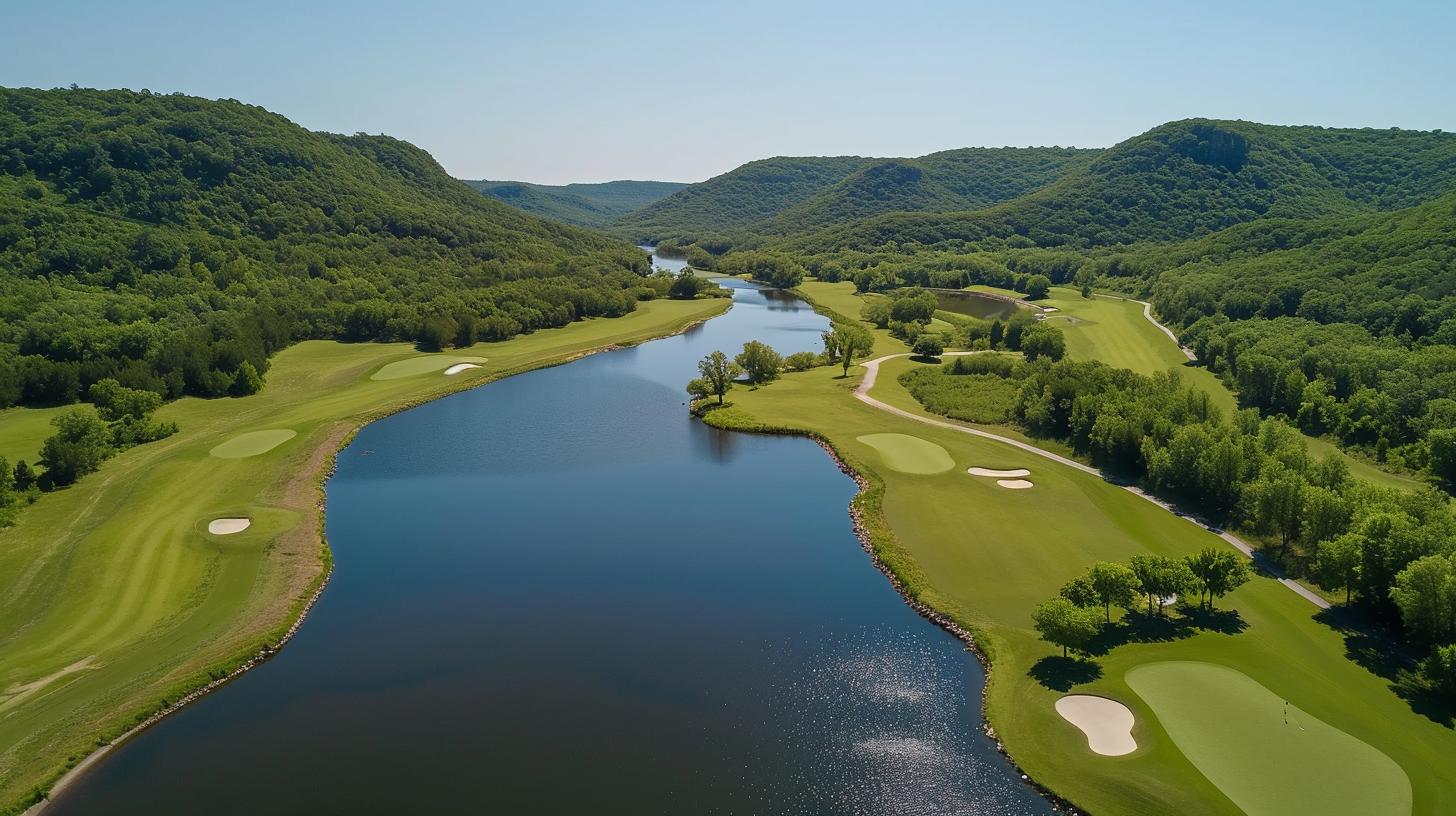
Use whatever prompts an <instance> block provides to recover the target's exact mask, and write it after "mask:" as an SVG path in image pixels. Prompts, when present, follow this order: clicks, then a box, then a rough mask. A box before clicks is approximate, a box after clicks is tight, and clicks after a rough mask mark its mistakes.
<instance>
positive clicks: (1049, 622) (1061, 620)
mask: <svg viewBox="0 0 1456 816" xmlns="http://www.w3.org/2000/svg"><path fill="white" fill-rule="evenodd" d="M1031 620H1032V624H1033V625H1035V626H1036V631H1037V632H1038V633H1040V634H1041V637H1042V640H1045V641H1047V642H1049V643H1055V644H1056V645H1058V646H1060V647H1062V657H1066V656H1067V650H1068V649H1076V650H1077V651H1079V652H1080V651H1082V649H1083V648H1085V647H1086V645H1087V643H1088V642H1089V641H1091V640H1092V638H1094V637H1096V636H1097V632H1098V630H1099V629H1100V628H1101V626H1102V623H1101V622H1100V621H1098V620H1097V612H1096V611H1095V610H1092V609H1086V608H1084V607H1080V606H1078V605H1076V604H1075V603H1072V602H1071V601H1069V600H1067V599H1066V598H1061V597H1057V598H1052V599H1051V600H1049V601H1047V602H1045V603H1043V604H1041V605H1040V606H1038V607H1037V608H1036V610H1035V611H1034V612H1032V613H1031Z"/></svg>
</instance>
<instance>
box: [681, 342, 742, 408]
mask: <svg viewBox="0 0 1456 816" xmlns="http://www.w3.org/2000/svg"><path fill="white" fill-rule="evenodd" d="M698 373H699V374H702V375H703V376H702V381H703V384H704V385H705V386H706V392H705V393H704V396H707V395H708V394H712V395H714V396H716V397H717V398H718V404H719V405H722V404H723V395H724V394H726V393H728V389H730V388H732V387H733V381H734V380H735V379H737V378H738V375H739V374H742V373H743V369H742V368H740V367H739V365H738V364H737V363H735V362H733V361H732V360H730V359H728V355H726V354H724V353H723V352H721V351H715V352H713V353H712V354H709V355H708V356H707V357H704V358H703V359H701V360H699V361H698ZM694 382H696V380H695V381H694ZM688 385H689V391H690V392H691V390H692V383H689V384H688Z"/></svg>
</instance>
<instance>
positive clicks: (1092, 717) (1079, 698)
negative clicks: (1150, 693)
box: [1057, 694, 1137, 756]
mask: <svg viewBox="0 0 1456 816" xmlns="http://www.w3.org/2000/svg"><path fill="white" fill-rule="evenodd" d="M1057 713H1058V714H1060V715H1062V719H1064V720H1066V721H1067V722H1069V723H1071V724H1072V725H1075V726H1077V727H1078V728H1080V729H1082V733H1083V734H1086V735H1087V747H1089V748H1091V749H1092V752H1093V753H1095V754H1101V755H1103V756H1122V755H1123V754H1130V753H1132V752H1133V751H1136V750H1137V740H1134V739H1133V738H1132V724H1133V717H1132V711H1131V710H1130V709H1128V707H1127V706H1125V705H1123V704H1122V703H1119V702H1118V701H1116V700H1109V699H1107V698H1106V697H1094V696H1092V695H1090V694H1069V695H1067V696H1066V697H1063V698H1062V699H1060V700H1057Z"/></svg>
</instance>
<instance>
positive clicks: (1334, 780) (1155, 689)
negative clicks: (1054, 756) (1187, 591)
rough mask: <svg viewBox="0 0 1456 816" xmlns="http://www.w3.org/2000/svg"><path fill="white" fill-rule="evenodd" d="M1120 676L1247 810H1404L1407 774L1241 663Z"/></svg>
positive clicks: (1265, 813)
mask: <svg viewBox="0 0 1456 816" xmlns="http://www.w3.org/2000/svg"><path fill="white" fill-rule="evenodd" d="M1127 683H1128V685H1129V686H1131V687H1132V690H1133V691H1135V692H1137V694H1138V696H1139V697H1141V698H1142V699H1143V700H1145V701H1146V702H1147V703H1148V705H1149V706H1151V707H1152V709H1153V712H1154V713H1155V714H1156V715H1157V717H1158V722H1159V723H1160V724H1161V725H1162V726H1163V728H1164V729H1165V730H1166V731H1167V732H1168V734H1169V736H1170V737H1171V738H1172V740H1173V742H1174V744H1175V745H1177V746H1178V749H1179V750H1180V751H1182V752H1183V754H1184V755H1185V756H1187V757H1188V758H1189V760H1191V761H1192V762H1193V764H1195V765H1197V766H1198V769H1199V770H1201V771H1202V772H1203V774H1204V776H1207V777H1208V778H1209V780H1211V781H1212V782H1213V783H1214V784H1215V785H1217V786H1218V788H1219V790H1221V791H1223V792H1224V794H1226V795H1227V796H1228V797H1229V798H1230V799H1232V800H1233V801H1234V804H1236V805H1238V806H1239V807H1241V808H1243V810H1244V812H1245V813H1247V814H1249V816H1281V814H1287V813H1319V814H1324V816H1369V815H1370V814H1375V813H1391V814H1397V813H1399V814H1404V813H1410V811H1411V788H1410V780H1409V779H1407V778H1406V775H1405V772H1404V771H1402V770H1401V769H1400V766H1399V765H1396V764H1395V763H1394V762H1392V761H1391V759H1390V757H1387V756H1386V755H1385V754H1382V753H1381V752H1379V751H1377V750H1375V749H1374V748H1372V747H1370V746H1369V745H1367V744H1365V743H1364V742H1361V741H1360V740H1358V739H1356V738H1354V737H1352V736H1350V735H1349V734H1346V733H1345V732H1344V731H1341V730H1339V729H1338V728H1335V727H1334V726H1331V725H1329V724H1328V723H1326V722H1323V721H1322V720H1320V719H1319V718H1317V717H1315V716H1313V715H1312V714H1309V713H1307V712H1305V711H1303V710H1302V709H1300V708H1299V707H1298V706H1294V705H1287V704H1286V703H1285V701H1284V698H1282V697H1280V696H1279V695H1277V694H1274V693H1273V692H1271V691H1269V690H1268V689H1266V688H1264V686H1262V685H1260V684H1259V683H1258V682H1257V681H1255V680H1253V679H1252V678H1250V677H1248V676H1246V675H1244V674H1242V673H1241V672H1238V671H1235V670H1233V669H1230V668H1228V667H1226V666H1219V665H1216V664H1213V663H1194V662H1184V661H1178V662H1168V663H1149V664H1146V665H1142V666H1138V667H1137V668H1135V669H1133V670H1132V671H1130V672H1128V674H1127Z"/></svg>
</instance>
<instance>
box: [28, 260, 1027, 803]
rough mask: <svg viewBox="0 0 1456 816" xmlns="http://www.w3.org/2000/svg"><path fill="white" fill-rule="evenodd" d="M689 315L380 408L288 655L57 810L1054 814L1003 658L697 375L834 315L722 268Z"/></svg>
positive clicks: (804, 449) (834, 482) (361, 438)
mask: <svg viewBox="0 0 1456 816" xmlns="http://www.w3.org/2000/svg"><path fill="white" fill-rule="evenodd" d="M725 285H728V286H731V287H732V288H733V289H734V307H733V309H732V310H731V311H730V312H728V313H727V314H726V315H724V316H722V317H719V318H716V319H714V320H712V321H710V322H708V323H707V324H705V325H703V326H700V327H697V328H695V329H693V330H691V331H689V332H687V333H686V334H684V335H681V336H677V337H671V338H666V339H662V340H658V341H655V342H651V343H647V344H644V345H642V346H638V347H636V348H631V349H626V350H622V351H615V352H611V353H608V354H599V355H595V356H593V357H589V358H586V359H583V360H579V361H577V362H574V363H571V364H569V365H565V366H560V367H556V368H550V369H543V370H539V371H535V372H531V373H527V374H523V375H520V376H517V377H512V378H509V379H506V380H502V381H500V382H496V383H493V384H491V385H489V386H487V387H484V388H480V389H476V390H473V391H467V392H463V393H459V394H455V395H453V396H450V397H446V398H444V399H441V400H438V401H436V402H432V403H429V404H427V405H423V406H420V407H418V408H415V409H412V410H410V411H407V412H405V413H401V414H398V415H395V416H393V417H390V418H387V419H384V420H381V421H379V422H376V423H374V424H372V425H370V426H368V427H367V428H365V429H364V430H363V431H362V432H361V433H360V434H359V435H358V437H357V438H356V439H355V440H354V442H353V443H352V444H351V445H350V446H349V447H348V448H347V449H345V450H344V451H343V452H342V453H341V454H340V456H339V468H338V471H337V473H336V474H335V476H334V477H333V478H332V479H331V480H330V481H329V483H328V488H327V490H328V512H327V519H326V525H327V534H328V538H329V541H330V544H331V546H332V547H333V549H334V554H335V559H336V566H335V571H334V575H333V578H332V581H331V582H330V584H329V586H328V589H327V590H326V591H325V592H324V594H323V597H322V598H321V599H320V601H319V603H318V604H317V605H316V606H315V607H314V610H313V612H312V614H311V615H310V617H309V619H308V621H307V622H306V623H305V625H304V626H303V627H302V628H301V629H300V631H299V633H298V635H297V636H296V637H295V638H294V639H293V640H292V641H291V642H290V643H289V644H288V646H287V647H286V648H285V649H284V650H283V651H282V652H281V653H280V654H279V655H278V656H277V657H275V658H274V659H273V660H271V661H268V662H267V663H265V664H264V665H262V666H260V667H259V668H257V669H255V670H254V671H252V672H249V673H248V674H246V675H244V676H243V677H242V678H240V679H239V680H238V681H236V682H234V683H231V684H229V685H228V686H226V687H224V688H223V689H221V690H220V691H218V692H217V693H215V694H213V695H211V696H209V697H207V698H205V699H203V700H201V701H199V702H198V703H196V704H194V705H191V706H189V707H187V708H186V709H184V710H182V711H181V712H179V713H177V714H176V715H174V716H172V717H169V718H167V719H166V720H165V721H163V722H162V723H161V724H159V725H158V726H156V727H154V728H152V729H150V730H149V731H147V732H145V733H144V734H142V735H140V736H138V737H137V738H135V739H133V740H131V741H129V742H128V743H126V744H124V745H123V746H121V747H120V748H119V749H118V750H117V751H116V752H115V753H114V754H113V755H112V756H110V757H109V758H107V759H106V760H105V761H104V762H102V763H100V765H99V766H98V767H97V768H96V769H95V770H93V771H92V772H90V773H88V774H86V775H85V776H83V777H82V778H81V779H80V780H78V781H77V782H76V783H75V784H74V785H72V786H71V787H69V788H68V789H66V790H65V791H64V792H63V793H62V794H61V795H60V796H58V797H57V799H56V800H55V802H53V804H52V806H51V808H50V809H49V810H48V811H47V816H52V815H53V814H149V815H150V816H156V814H194V813H207V814H213V815H215V814H234V813H236V814H244V813H246V814H258V813H270V814H277V813H339V814H386V813H387V814H398V813H431V814H432V813H505V814H518V813H572V814H575V813H587V812H590V813H594V814H668V813H671V814H697V813H724V814H729V813H734V814H739V813H763V814H770V813H784V814H788V813H793V814H952V813H974V814H992V815H1000V814H1008V815H1009V814H1041V813H1048V812H1050V809H1049V807H1048V806H1047V804H1046V803H1045V802H1044V801H1043V800H1042V799H1041V798H1040V797H1038V796H1037V795H1036V794H1035V793H1034V792H1033V791H1031V790H1030V789H1029V788H1027V787H1026V786H1025V785H1023V784H1022V783H1021V782H1020V780H1019V778H1018V776H1017V774H1016V773H1015V772H1014V770H1013V769H1012V768H1011V766H1010V765H1009V764H1008V763H1006V762H1005V761H1004V760H1003V759H1002V758H1001V757H1000V755H999V754H997V753H996V751H995V749H994V746H993V745H992V743H991V742H990V740H988V739H987V738H986V737H985V736H984V735H983V734H982V733H981V730H980V711H979V699H980V693H981V686H982V682H983V675H982V672H981V669H980V667H979V665H978V664H977V663H976V661H975V660H974V659H973V658H972V657H971V655H970V654H969V653H967V652H966V651H965V649H964V648H963V647H962V646H961V644H960V643H959V642H957V641H956V640H955V639H954V638H952V637H951V636H950V635H948V634H946V633H945V632H943V631H941V630H940V629H938V628H936V627H935V626H933V625H931V624H929V623H928V622H926V621H924V620H923V619H921V618H920V617H919V616H917V615H916V614H915V613H914V612H913V611H912V610H911V609H910V608H909V607H908V606H906V605H905V603H904V602H903V601H902V600H901V599H900V597H899V596H898V595H897V594H896V593H895V592H894V590H893V589H892V588H891V587H890V585H889V583H888V582H887V581H886V580H885V578H884V577H883V576H882V575H880V573H879V572H878V571H877V570H876V569H875V568H874V567H873V565H872V564H871V563H870V560H869V558H868V557H867V556H866V555H865V554H864V552H863V551H862V550H861V549H860V547H859V544H858V542H857V541H856V539H855V537H854V534H853V531H852V529H851V526H850V520H849V517H848V515H847V514H846V512H845V507H846V504H847V503H848V501H849V499H850V497H851V496H852V495H853V493H854V491H855V486H854V483H853V482H852V481H851V480H849V479H848V478H846V477H845V476H844V475H843V474H841V473H840V472H839V471H838V470H837V468H836V467H835V466H834V464H833V462H832V461H831V460H830V459H829V457H828V456H826V455H825V453H824V452H823V451H822V450H821V449H820V448H819V447H818V446H817V445H815V444H814V443H813V442H811V441H809V440H806V439H798V438H788V437H767V436H755V435H743V434H733V433H727V432H722V431H717V430H714V429H711V428H708V427H706V426H704V425H703V424H701V423H700V422H697V421H696V420H694V419H692V418H690V417H689V415H688V413H687V411H686V408H685V407H684V405H683V402H684V399H685V396H684V394H683V391H682V386H683V383H685V382H686V381H687V380H688V379H689V378H691V377H692V376H693V375H694V365H695V363H696V361H697V360H698V359H699V358H701V357H702V356H703V355H705V354H707V353H708V352H710V351H712V350H714V349H723V350H726V351H729V352H730V353H732V352H733V351H735V350H736V349H737V348H738V347H739V346H741V345H742V343H743V342H744V341H746V340H750V339H759V340H763V341H765V342H768V343H769V344H771V345H772V346H774V347H775V348H776V349H778V350H779V351H781V352H783V353H785V354H787V353H789V352H793V351H800V350H806V349H817V348H818V347H819V332H820V331H821V330H822V329H823V328H824V327H825V325H826V322H825V320H824V319H823V318H821V317H820V316H818V315H816V314H815V313H814V312H813V311H812V310H810V309H809V308H808V306H807V305H806V304H804V303H803V302H802V301H799V300H798V299H796V298H793V297H791V296H788V295H786V294H784V293H781V292H777V291H771V290H762V289H759V288H757V287H754V286H752V285H750V284H747V283H743V282H741V281H736V280H729V281H726V282H725Z"/></svg>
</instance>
